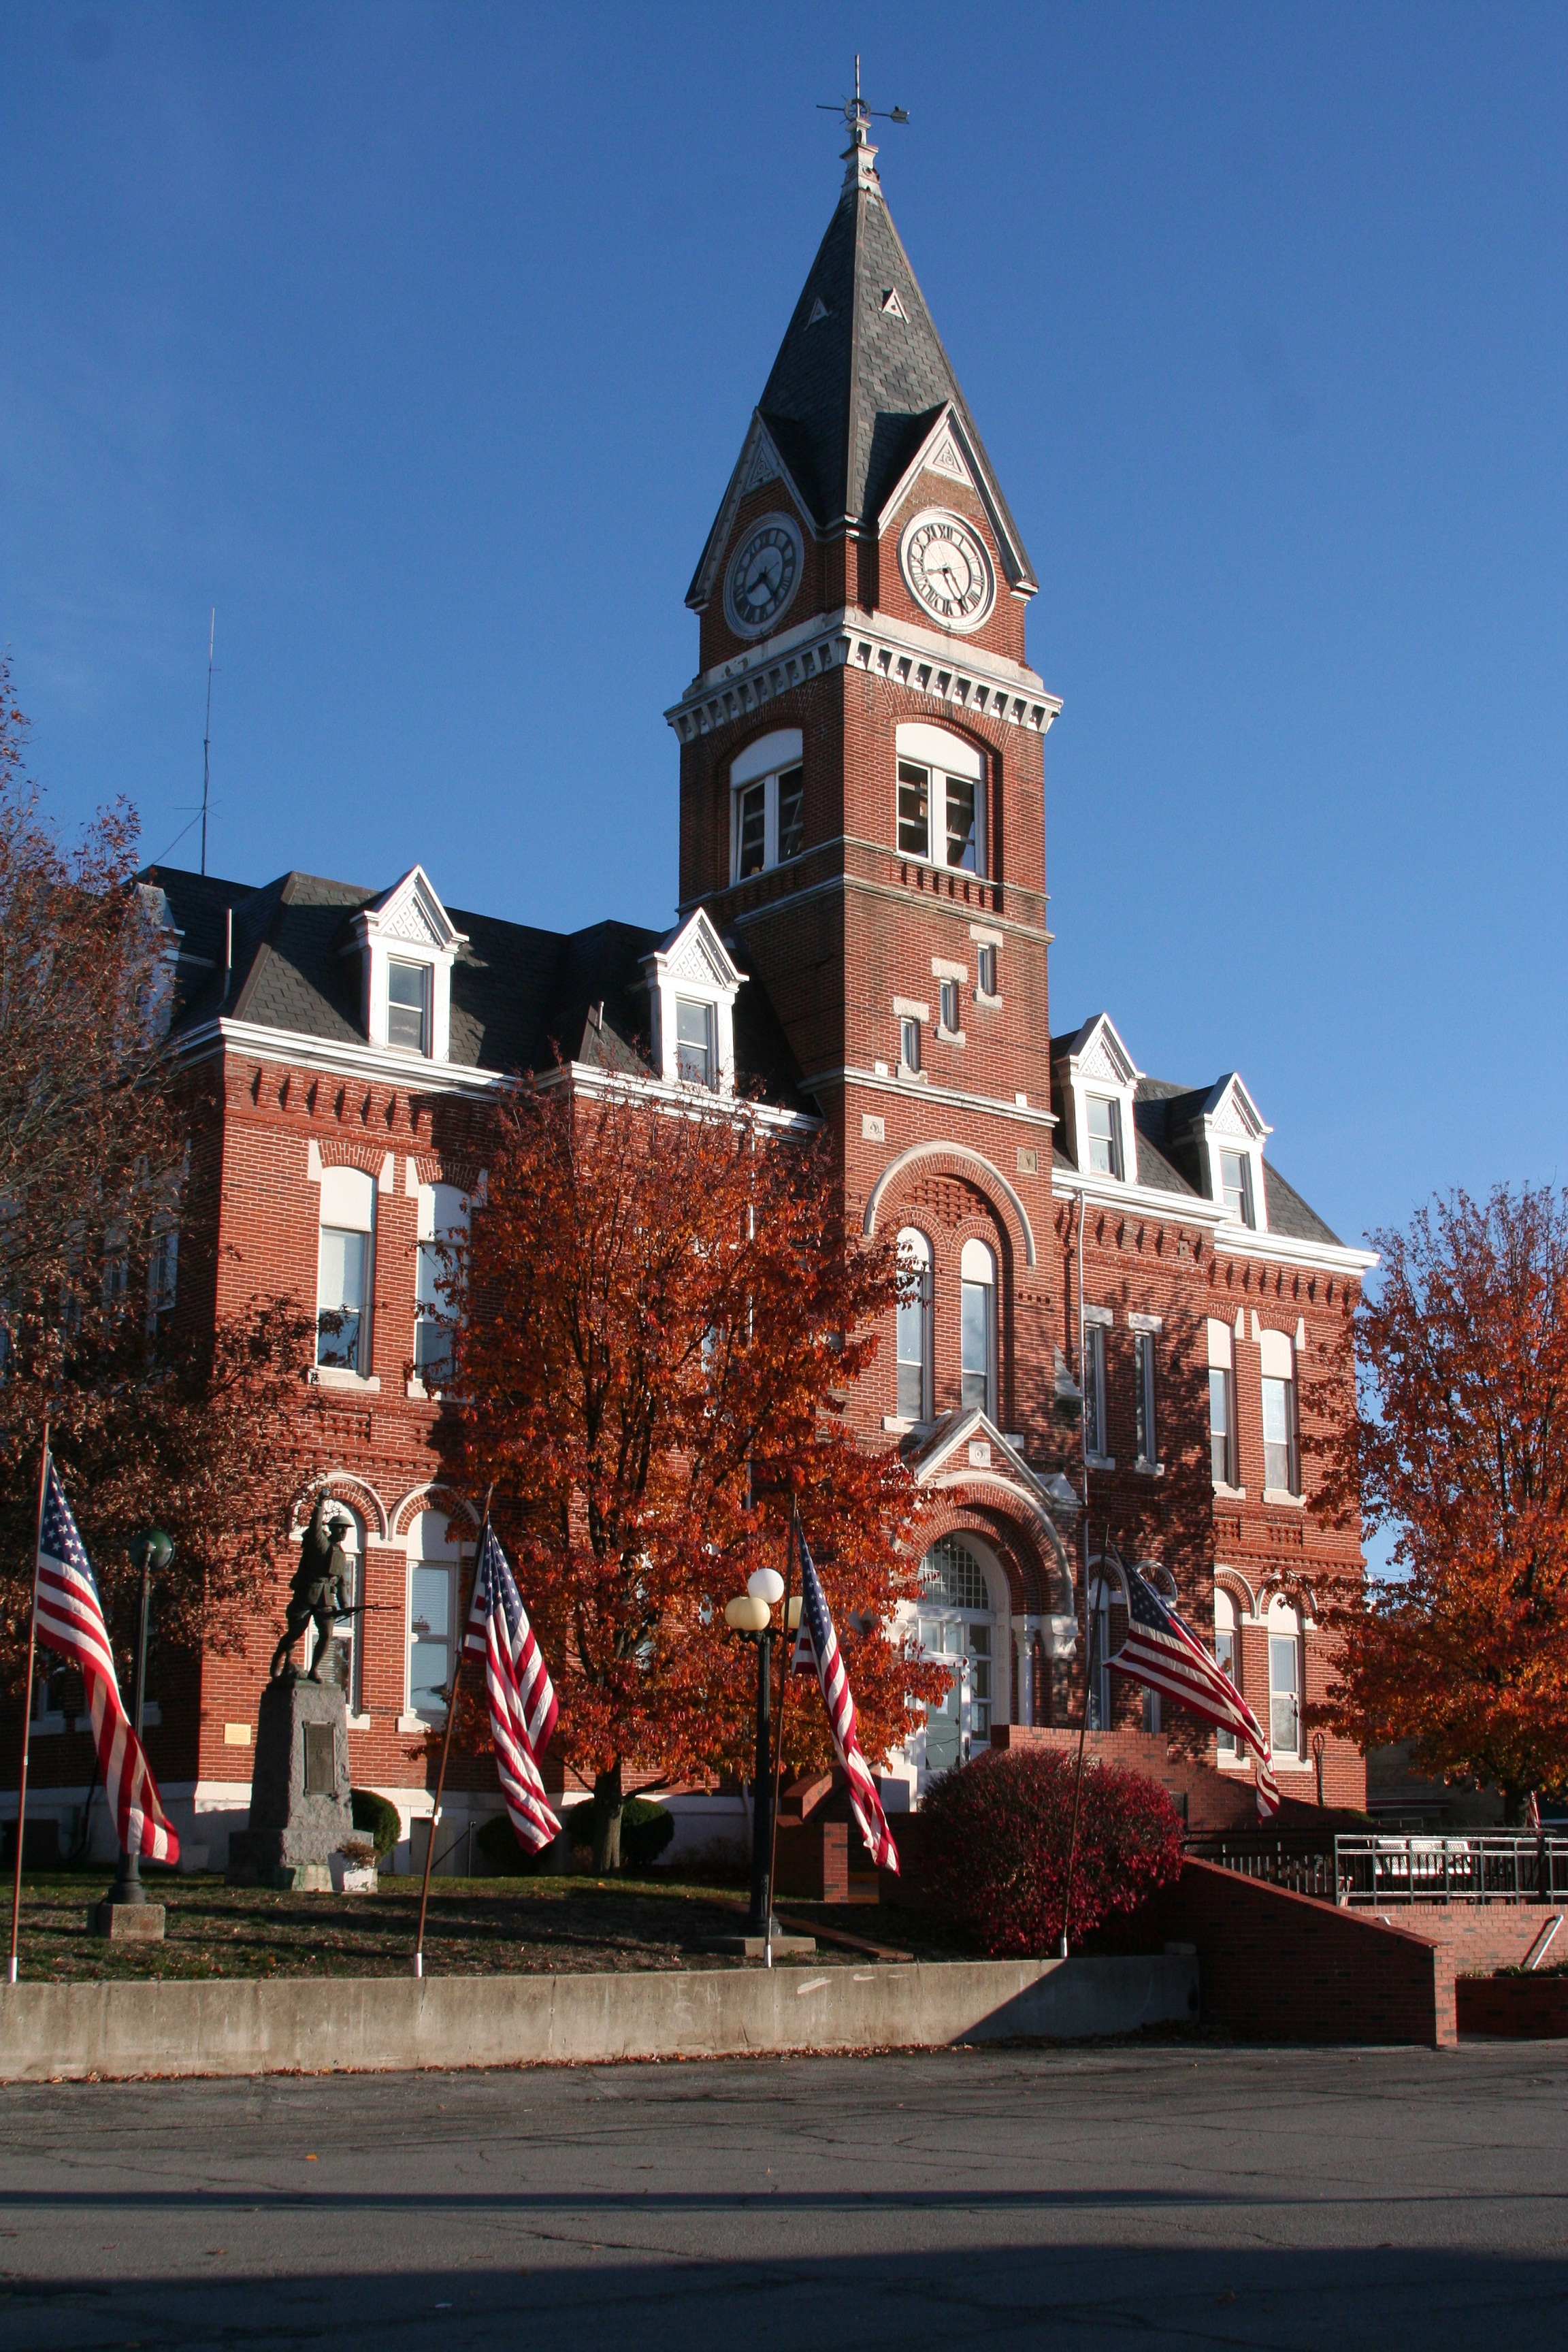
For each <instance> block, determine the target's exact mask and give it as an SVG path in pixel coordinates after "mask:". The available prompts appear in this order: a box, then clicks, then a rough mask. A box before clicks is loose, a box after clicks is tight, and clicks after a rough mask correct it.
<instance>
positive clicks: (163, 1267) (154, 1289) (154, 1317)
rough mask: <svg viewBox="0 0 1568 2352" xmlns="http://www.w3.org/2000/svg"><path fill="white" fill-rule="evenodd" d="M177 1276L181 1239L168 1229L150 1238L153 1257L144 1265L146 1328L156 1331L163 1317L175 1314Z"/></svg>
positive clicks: (173, 1230) (174, 1228)
mask: <svg viewBox="0 0 1568 2352" xmlns="http://www.w3.org/2000/svg"><path fill="white" fill-rule="evenodd" d="M179 1273H180V1235H179V1230H178V1228H177V1227H176V1226H174V1225H170V1226H168V1227H167V1228H166V1229H165V1230H164V1231H163V1233H160V1234H153V1250H152V1255H151V1256H150V1257H149V1258H148V1261H147V1328H148V1329H149V1330H156V1329H157V1328H158V1325H159V1324H160V1323H161V1322H162V1320H163V1317H164V1316H165V1315H172V1314H173V1313H174V1293H175V1290H176V1288H177V1286H178V1282H179Z"/></svg>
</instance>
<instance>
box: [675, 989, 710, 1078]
mask: <svg viewBox="0 0 1568 2352" xmlns="http://www.w3.org/2000/svg"><path fill="white" fill-rule="evenodd" d="M675 1069H676V1076H678V1077H679V1080H680V1083H681V1085H682V1086H683V1087H709V1088H710V1089H711V1087H712V1085H713V1007H712V1006H711V1005H710V1004H694V1003H692V1001H691V999H690V998H689V996H678V997H677V998H676V1000H675Z"/></svg>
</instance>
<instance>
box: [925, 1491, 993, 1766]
mask: <svg viewBox="0 0 1568 2352" xmlns="http://www.w3.org/2000/svg"><path fill="white" fill-rule="evenodd" d="M992 1632H993V1626H992V1613H991V1591H990V1586H989V1584H988V1583H987V1580H986V1575H985V1570H984V1568H983V1567H982V1566H981V1563H980V1560H979V1559H978V1557H977V1556H976V1554H975V1552H974V1551H973V1548H972V1547H971V1546H970V1545H969V1544H966V1543H965V1542H964V1541H963V1538H962V1537H961V1536H943V1537H942V1540H941V1542H940V1543H934V1544H932V1546H931V1549H930V1550H929V1551H928V1552H927V1554H926V1556H925V1558H924V1559H922V1560H921V1599H920V1645H921V1651H922V1652H923V1654H925V1656H926V1657H928V1658H931V1659H933V1660H934V1661H936V1662H937V1663H938V1664H943V1665H948V1666H951V1668H952V1676H953V1680H952V1687H951V1689H950V1690H949V1692H948V1694H947V1696H946V1698H945V1699H944V1700H943V1701H942V1705H941V1706H940V1707H937V1706H931V1707H930V1708H928V1710H927V1713H926V1727H925V1769H926V1770H927V1772H945V1771H946V1770H947V1769H949V1767H950V1766H952V1765H953V1764H962V1763H963V1762H965V1761H966V1760H967V1759H968V1756H969V1753H970V1748H971V1744H972V1742H973V1741H974V1740H976V1739H980V1740H989V1738H990V1737H991V1655H992Z"/></svg>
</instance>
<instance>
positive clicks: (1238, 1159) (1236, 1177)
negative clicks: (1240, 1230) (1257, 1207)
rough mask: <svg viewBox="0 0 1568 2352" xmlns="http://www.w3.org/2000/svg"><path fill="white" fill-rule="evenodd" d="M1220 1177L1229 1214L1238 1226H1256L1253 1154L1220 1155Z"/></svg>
mask: <svg viewBox="0 0 1568 2352" xmlns="http://www.w3.org/2000/svg"><path fill="white" fill-rule="evenodd" d="M1219 1177H1220V1189H1221V1191H1222V1192H1223V1193H1224V1195H1225V1205H1226V1210H1227V1212H1228V1213H1229V1214H1230V1215H1231V1216H1232V1217H1233V1218H1234V1219H1235V1221H1236V1223H1237V1224H1238V1225H1255V1224H1256V1223H1258V1219H1257V1218H1256V1216H1255V1215H1254V1214H1253V1209H1252V1154H1251V1153H1250V1152H1249V1151H1222V1152H1221V1153H1220V1155H1219Z"/></svg>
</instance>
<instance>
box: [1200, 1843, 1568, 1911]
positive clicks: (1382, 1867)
mask: <svg viewBox="0 0 1568 2352" xmlns="http://www.w3.org/2000/svg"><path fill="white" fill-rule="evenodd" d="M1187 1851H1188V1853H1192V1854H1193V1855H1194V1857H1195V1858H1199V1859H1202V1860H1204V1861H1207V1862H1214V1863H1217V1864H1219V1865H1220V1866H1221V1867H1222V1868H1223V1869H1226V1870H1234V1871H1236V1872H1237V1873H1238V1874H1240V1875H1242V1876H1243V1877H1247V1878H1257V1879H1261V1880H1264V1881H1265V1882H1266V1883H1267V1884H1268V1885H1273V1886H1284V1887H1288V1888H1289V1889H1290V1890H1291V1891H1292V1892H1293V1893H1295V1894H1298V1895H1314V1896H1316V1897H1317V1898H1318V1899H1319V1900H1321V1901H1324V1902H1329V1903H1336V1904H1341V1905H1345V1906H1357V1905H1368V1906H1375V1905H1392V1904H1410V1903H1554V1902H1558V1901H1560V1900H1563V1899H1564V1898H1568V1836H1563V1835H1561V1834H1559V1833H1556V1832H1552V1833H1542V1834H1540V1835H1536V1834H1533V1833H1529V1832H1506V1831H1505V1832H1478V1833H1476V1834H1473V1835H1450V1834H1447V1833H1445V1832H1433V1833H1432V1834H1431V1835H1429V1836H1428V1835H1411V1836H1384V1835H1380V1834H1378V1833H1376V1832H1371V1833H1367V1834H1349V1835H1347V1834H1345V1833H1342V1832H1340V1833H1331V1832H1327V1831H1318V1830H1311V1829H1303V1830H1286V1831H1279V1832H1274V1833H1273V1834H1269V1833H1268V1832H1263V1831H1239V1832H1236V1831H1229V1832H1207V1833H1206V1834H1205V1833H1204V1832H1198V1833H1196V1834H1194V1835H1193V1836H1191V1837H1189V1838H1188V1840H1187Z"/></svg>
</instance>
